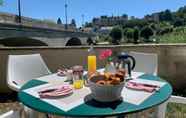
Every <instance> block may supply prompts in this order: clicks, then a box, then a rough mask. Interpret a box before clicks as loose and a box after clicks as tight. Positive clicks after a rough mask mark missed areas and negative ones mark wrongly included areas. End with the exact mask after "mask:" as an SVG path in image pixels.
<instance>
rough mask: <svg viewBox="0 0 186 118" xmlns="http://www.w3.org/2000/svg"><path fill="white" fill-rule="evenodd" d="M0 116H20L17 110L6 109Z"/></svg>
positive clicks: (17, 117)
mask: <svg viewBox="0 0 186 118" xmlns="http://www.w3.org/2000/svg"><path fill="white" fill-rule="evenodd" d="M0 118H21V117H20V115H19V112H18V111H13V110H11V111H8V112H6V113H4V114H2V115H0Z"/></svg>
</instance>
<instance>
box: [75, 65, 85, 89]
mask: <svg viewBox="0 0 186 118" xmlns="http://www.w3.org/2000/svg"><path fill="white" fill-rule="evenodd" d="M83 84H84V81H83V67H82V66H79V65H76V66H74V67H73V87H74V88H75V89H80V88H83Z"/></svg>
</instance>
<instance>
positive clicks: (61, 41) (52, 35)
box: [0, 23, 96, 46]
mask: <svg viewBox="0 0 186 118" xmlns="http://www.w3.org/2000/svg"><path fill="white" fill-rule="evenodd" d="M20 37H26V38H27V39H28V40H29V39H32V40H38V41H41V42H42V43H44V44H46V45H48V46H65V45H69V44H70V43H71V41H72V40H73V41H75V42H78V43H80V44H82V45H86V44H87V39H89V40H90V39H91V40H93V41H94V40H95V39H96V35H94V34H90V33H85V32H80V31H70V30H64V29H63V30H62V29H60V30H59V29H51V28H41V27H37V26H25V25H22V24H11V23H0V41H1V40H6V39H10V38H12V39H14V38H20Z"/></svg>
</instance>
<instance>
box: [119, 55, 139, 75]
mask: <svg viewBox="0 0 186 118" xmlns="http://www.w3.org/2000/svg"><path fill="white" fill-rule="evenodd" d="M117 59H118V62H119V65H120V68H125V67H126V65H127V70H128V74H129V77H131V71H132V70H133V69H134V67H135V65H136V60H135V58H134V57H133V56H131V55H129V54H128V53H125V52H121V53H120V54H119V55H118V56H117Z"/></svg>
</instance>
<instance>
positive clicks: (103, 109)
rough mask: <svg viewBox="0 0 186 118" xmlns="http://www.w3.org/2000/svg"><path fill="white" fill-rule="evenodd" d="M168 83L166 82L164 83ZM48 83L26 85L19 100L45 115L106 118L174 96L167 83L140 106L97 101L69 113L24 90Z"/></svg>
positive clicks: (145, 107)
mask: <svg viewBox="0 0 186 118" xmlns="http://www.w3.org/2000/svg"><path fill="white" fill-rule="evenodd" d="M140 78H141V79H148V80H156V81H164V80H162V79H161V78H160V77H158V76H153V75H149V74H144V75H142V76H140ZM164 82H166V81H164ZM45 83H46V82H43V81H40V80H36V79H35V80H31V81H29V82H28V83H26V84H25V85H24V86H23V87H22V88H21V90H20V91H19V93H18V97H19V100H20V101H21V102H22V103H23V104H24V105H26V106H28V107H30V108H32V109H34V110H37V111H39V112H43V113H49V114H53V115H59V116H71V117H73V116H74V117H97V116H98V117H104V116H119V115H126V114H129V113H134V112H138V111H142V110H145V109H149V108H151V107H154V106H157V105H159V104H161V103H163V102H165V101H166V100H168V99H169V97H170V96H171V94H172V87H171V85H170V84H169V83H167V82H166V85H164V86H163V87H161V88H160V90H159V91H158V92H155V93H154V94H153V95H151V96H150V97H149V98H148V99H146V100H145V101H144V102H143V103H141V104H140V105H134V104H130V103H127V102H125V101H117V102H113V103H99V102H96V101H93V100H92V101H88V102H85V103H84V104H81V105H79V106H77V107H75V108H73V109H71V110H69V111H67V112H65V111H63V110H61V109H58V108H56V107H54V106H52V105H50V104H48V103H47V102H44V101H41V100H40V99H39V98H36V97H33V96H31V95H29V94H27V93H25V92H23V90H25V89H28V88H31V87H35V86H38V85H42V84H45Z"/></svg>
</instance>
